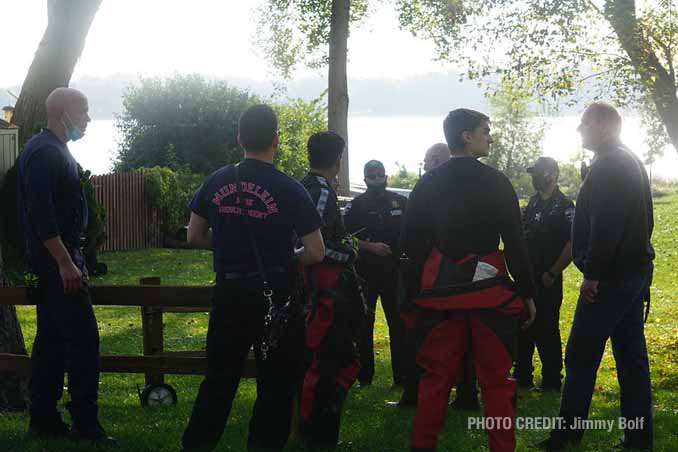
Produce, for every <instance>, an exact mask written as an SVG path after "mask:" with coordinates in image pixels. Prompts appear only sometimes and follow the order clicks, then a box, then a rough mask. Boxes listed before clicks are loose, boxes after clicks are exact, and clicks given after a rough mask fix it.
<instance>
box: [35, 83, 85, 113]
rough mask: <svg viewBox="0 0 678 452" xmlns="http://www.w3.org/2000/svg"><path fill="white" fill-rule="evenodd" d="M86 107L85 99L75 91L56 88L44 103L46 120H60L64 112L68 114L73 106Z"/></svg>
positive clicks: (80, 93)
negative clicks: (83, 105)
mask: <svg viewBox="0 0 678 452" xmlns="http://www.w3.org/2000/svg"><path fill="white" fill-rule="evenodd" d="M82 104H85V105H87V97H86V96H85V95H84V94H83V93H82V92H80V91H78V90H77V89H73V88H57V89H55V90H54V91H52V92H51V93H50V94H49V96H47V100H46V101H45V108H46V110H47V119H61V115H63V114H64V110H66V111H67V113H70V111H69V110H70V109H71V108H72V107H73V106H79V105H82Z"/></svg>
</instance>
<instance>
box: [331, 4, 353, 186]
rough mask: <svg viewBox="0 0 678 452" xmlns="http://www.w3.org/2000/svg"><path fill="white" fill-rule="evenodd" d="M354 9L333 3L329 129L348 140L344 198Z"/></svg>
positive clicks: (344, 180) (343, 180) (342, 182)
mask: <svg viewBox="0 0 678 452" xmlns="http://www.w3.org/2000/svg"><path fill="white" fill-rule="evenodd" d="M350 9H351V1H350V0H333V1H332V17H331V22H330V49H329V50H330V52H329V57H330V58H329V73H328V109H327V122H328V126H329V129H330V130H331V131H332V132H336V133H338V134H339V135H341V136H342V138H344V140H346V150H345V151H344V155H343V157H342V159H341V173H340V174H339V194H341V195H344V196H348V195H349V194H350V179H349V172H348V80H347V75H346V58H347V54H348V30H349V20H350Z"/></svg>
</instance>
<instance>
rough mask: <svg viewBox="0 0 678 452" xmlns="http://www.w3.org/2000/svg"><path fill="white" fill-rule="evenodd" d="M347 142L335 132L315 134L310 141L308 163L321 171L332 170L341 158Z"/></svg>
mask: <svg viewBox="0 0 678 452" xmlns="http://www.w3.org/2000/svg"><path fill="white" fill-rule="evenodd" d="M345 147H346V142H345V141H344V139H343V138H342V137H341V135H339V134H336V133H334V132H318V133H314V134H313V135H311V136H310V138H309V139H308V145H307V149H308V163H309V165H310V166H311V168H316V169H320V170H324V169H328V168H331V167H332V166H333V165H335V164H336V163H337V161H338V160H339V159H340V158H341V154H342V153H343V152H344V148H345Z"/></svg>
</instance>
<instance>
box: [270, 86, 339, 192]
mask: <svg viewBox="0 0 678 452" xmlns="http://www.w3.org/2000/svg"><path fill="white" fill-rule="evenodd" d="M274 108H275V111H276V113H277V115H278V126H279V130H280V145H279V146H278V152H277V153H276V156H275V164H276V166H277V167H278V168H279V169H280V170H281V171H284V172H285V173H287V174H289V175H290V176H292V177H296V178H297V179H301V178H302V177H303V176H304V174H306V172H307V171H308V154H307V152H306V143H307V141H308V137H310V136H311V135H312V134H313V133H315V132H320V131H323V130H327V107H326V105H325V103H324V96H323V97H320V98H318V99H315V100H312V101H311V102H305V101H303V100H301V99H296V100H292V99H288V101H287V103H285V104H277V105H275V107H274Z"/></svg>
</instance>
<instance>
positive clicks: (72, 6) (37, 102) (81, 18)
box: [12, 0, 102, 145]
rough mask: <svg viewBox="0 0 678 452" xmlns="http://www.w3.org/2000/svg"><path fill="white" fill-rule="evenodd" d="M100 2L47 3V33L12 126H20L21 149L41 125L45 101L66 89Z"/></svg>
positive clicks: (57, 0)
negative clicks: (56, 91)
mask: <svg viewBox="0 0 678 452" xmlns="http://www.w3.org/2000/svg"><path fill="white" fill-rule="evenodd" d="M101 1H102V0H48V1H47V29H46V30H45V34H44V35H43V36H42V39H41V40H40V44H38V49H37V51H36V52H35V56H34V57H33V62H32V63H31V66H30V68H29V69H28V74H27V75H26V79H25V80H24V83H23V85H22V86H21V94H20V95H19V99H18V100H17V102H16V105H15V107H14V108H15V110H14V115H13V116H12V123H14V124H16V125H17V126H19V143H20V145H22V144H23V143H24V142H26V140H27V139H28V138H30V136H31V135H32V134H33V132H35V129H36V127H39V126H40V125H44V123H45V120H46V117H45V99H47V96H48V95H49V93H51V92H52V90H54V89H55V88H58V87H62V86H68V84H69V83H70V81H71V76H72V75H73V69H74V68H75V64H76V63H77V62H78V59H79V58H80V55H81V54H82V51H83V49H84V48H85V39H86V38H87V33H88V32H89V28H90V26H91V25H92V21H93V20H94V16H95V15H96V12H97V10H98V9H99V5H101Z"/></svg>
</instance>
